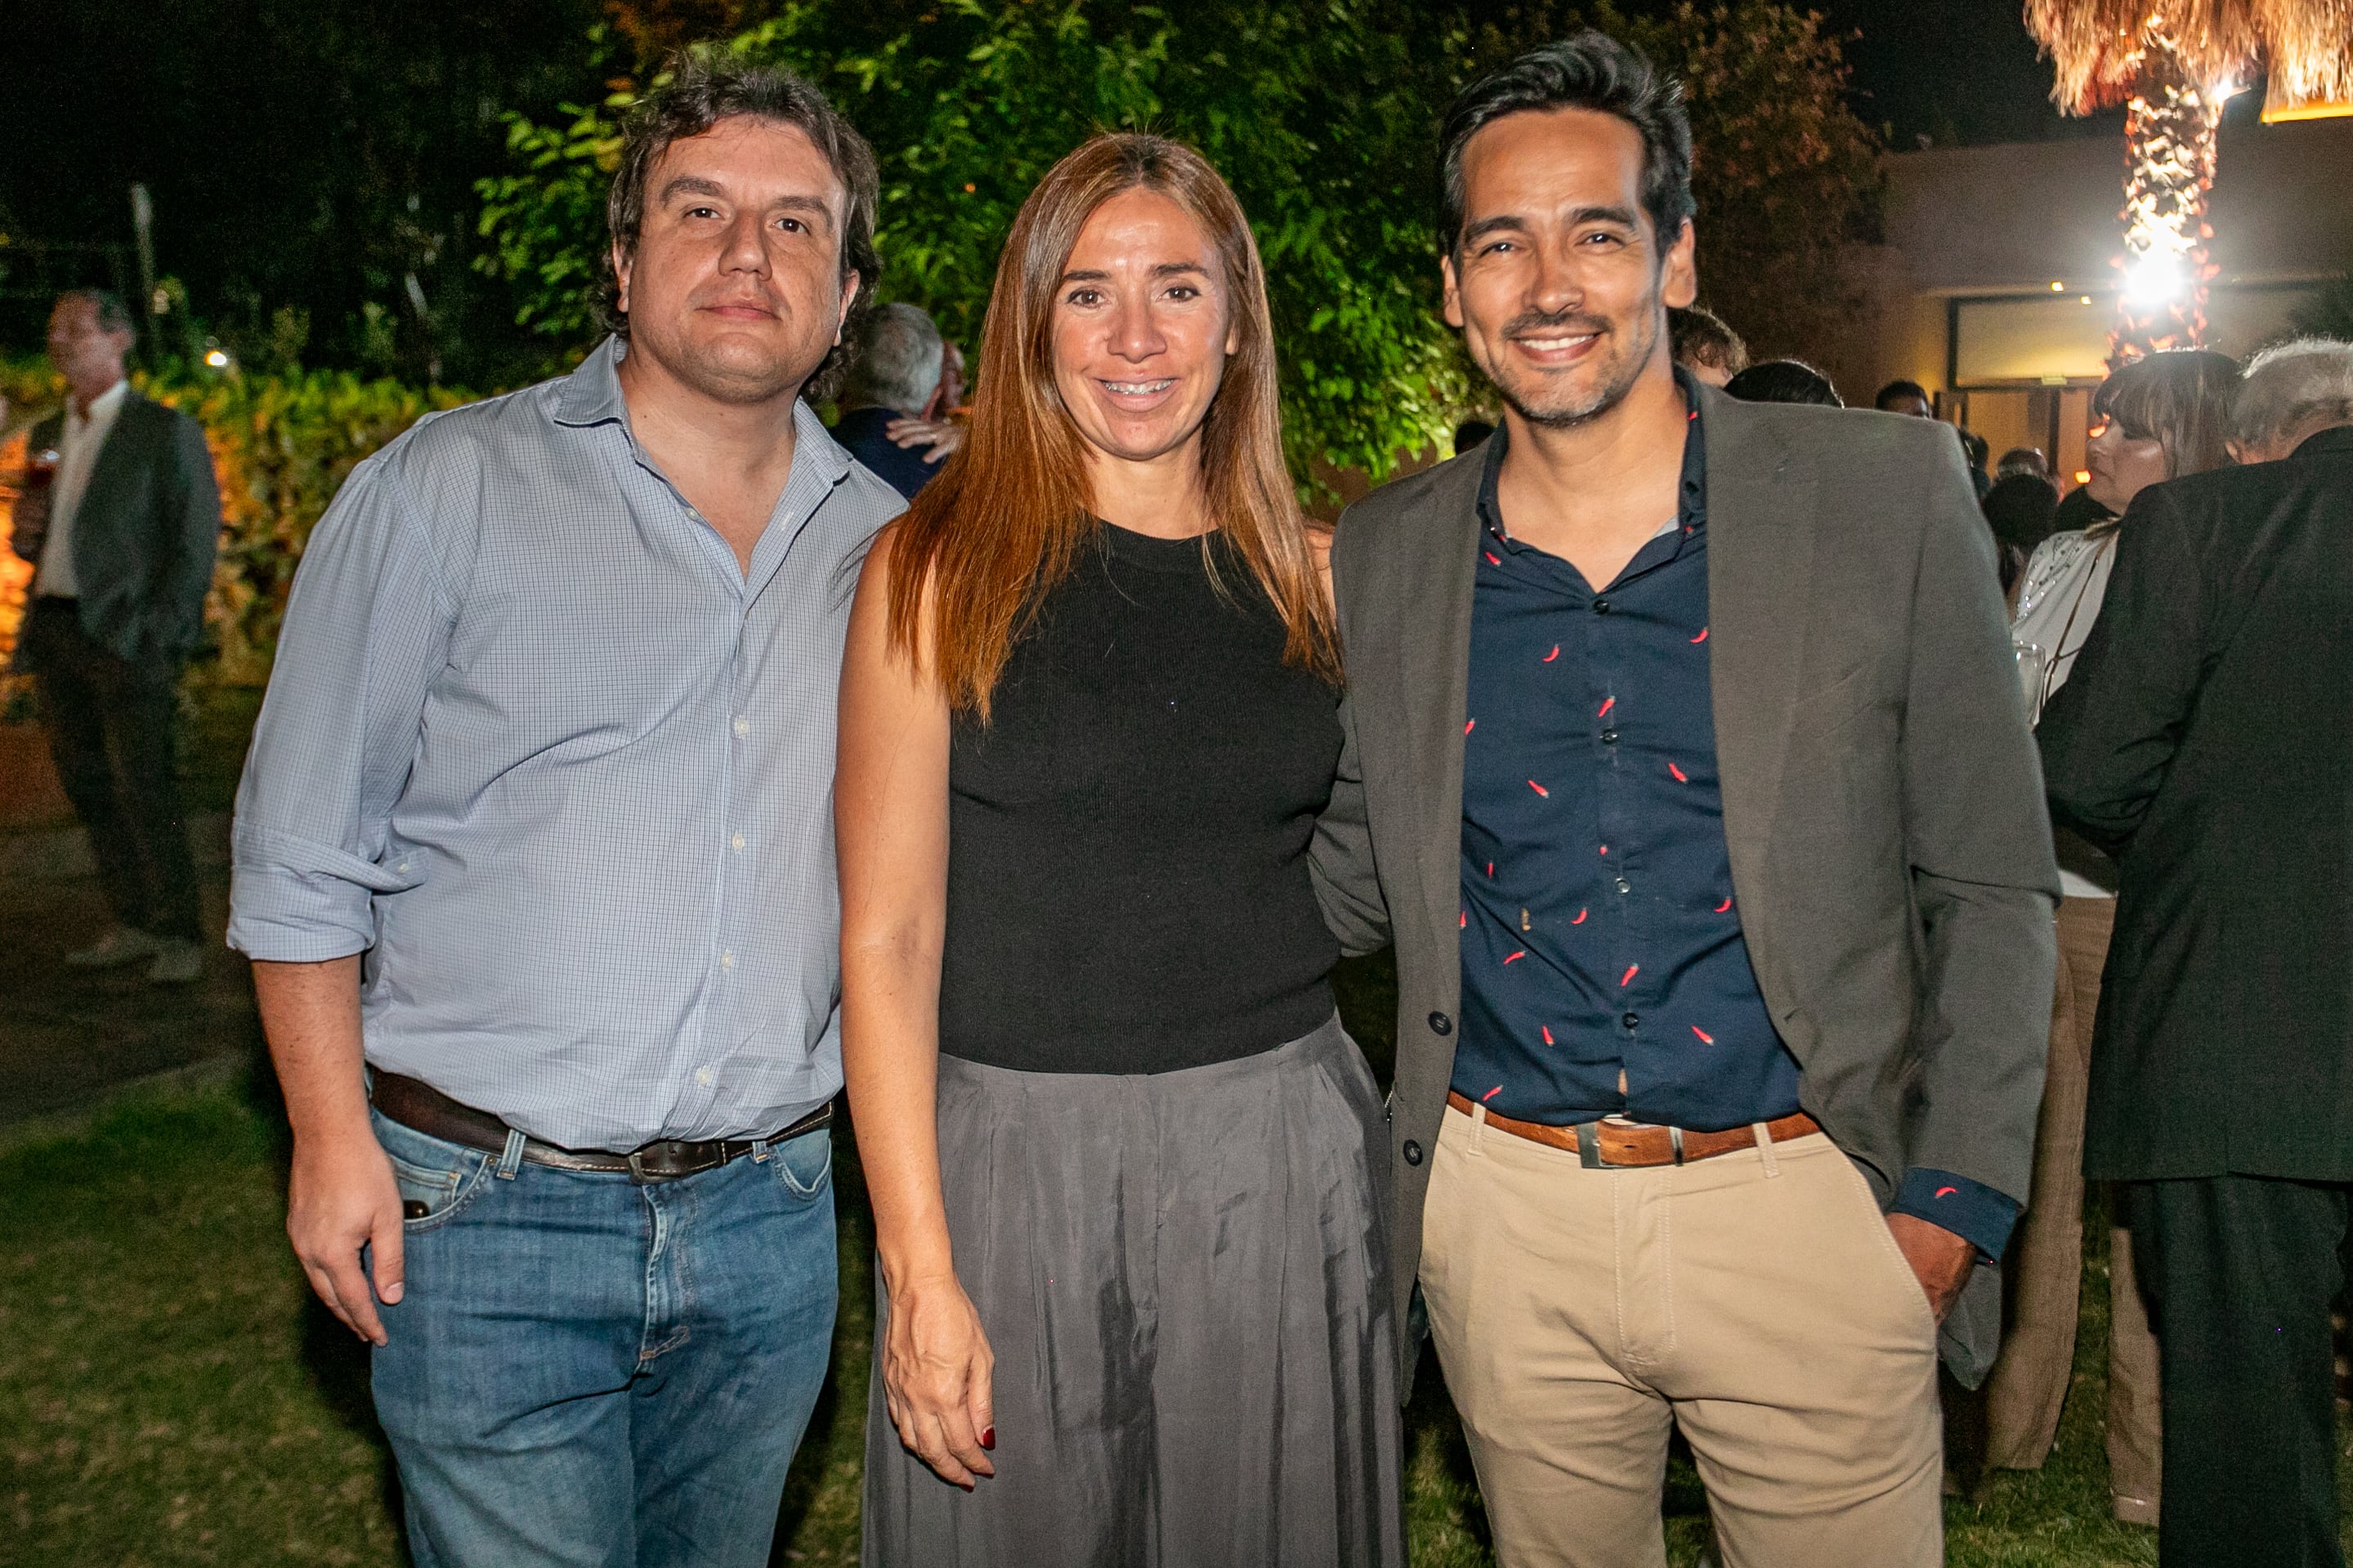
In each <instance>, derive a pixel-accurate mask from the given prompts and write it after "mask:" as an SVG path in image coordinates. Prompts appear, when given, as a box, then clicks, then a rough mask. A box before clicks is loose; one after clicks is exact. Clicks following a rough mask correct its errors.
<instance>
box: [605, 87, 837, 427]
mask: <svg viewBox="0 0 2353 1568" xmlns="http://www.w3.org/2000/svg"><path fill="white" fill-rule="evenodd" d="M664 70H665V71H666V73H667V75H668V79H667V80H665V81H663V82H662V83H661V84H660V85H659V86H658V87H656V88H655V89H653V90H652V91H651V92H649V93H647V94H646V95H645V96H644V97H643V98H641V99H639V100H638V101H637V103H636V105H635V106H634V107H633V108H632V109H631V110H629V116H628V121H627V123H626V124H625V125H624V127H623V139H622V142H621V165H620V167H619V168H618V169H617V170H615V171H614V174H613V189H612V194H611V195H608V196H607V198H606V201H605V216H606V221H607V224H608V225H609V226H610V227H611V230H612V236H613V244H614V246H615V247H616V248H617V249H618V250H619V251H620V252H621V254H622V255H624V256H629V257H634V256H635V255H636V254H637V248H638V235H639V234H640V233H642V232H643V231H644V228H645V221H646V181H647V180H648V179H649V177H650V176H651V174H652V173H653V167H654V164H655V163H659V161H660V159H661V155H662V154H663V153H666V152H668V151H669V150H670V143H671V142H679V141H683V140H684V139H685V138H687V137H690V136H700V135H702V133H703V132H707V131H709V130H710V129H711V128H712V126H714V125H716V124H718V123H719V122H720V121H723V120H733V119H735V118H737V117H739V116H744V115H748V116H750V117H751V118H753V119H755V120H767V121H775V122H776V123H777V124H780V125H793V126H797V127H799V128H800V130H801V132H803V133H804V134H805V135H807V137H808V139H809V140H810V141H811V142H814V143H816V145H817V150H818V153H822V154H823V155H824V157H825V161H826V162H827V163H828V164H830V165H831V166H832V169H833V173H834V177H835V178H836V179H839V181H840V182H841V188H842V192H843V195H844V197H845V200H844V202H843V215H842V226H841V275H842V276H843V277H844V278H847V277H849V274H851V273H852V272H855V273H857V274H858V297H857V299H856V300H853V301H852V302H851V305H850V311H849V321H848V322H847V323H845V325H844V329H843V331H842V334H841V342H840V343H839V344H837V345H835V346H834V347H833V348H832V349H831V350H829V351H828V353H827V354H826V356H825V359H824V360H823V361H822V362H821V363H819V364H818V368H817V372H816V374H813V375H811V376H810V377H809V380H808V384H807V387H806V388H805V389H804V395H807V396H808V397H810V398H812V399H817V398H823V397H827V396H829V395H832V393H833V391H834V390H835V388H836V386H837V385H838V384H839V382H840V379H841V377H842V374H844V372H846V371H847V370H848V368H849V360H848V347H847V345H849V344H851V343H854V342H857V341H858V326H859V323H860V321H861V320H862V319H863V317H864V315H865V313H866V310H867V307H868V306H869V305H870V304H871V302H872V300H873V299H874V283H875V279H876V278H877V277H878V275H879V274H880V273H881V270H882V262H881V258H879V257H877V256H876V255H875V254H874V208H875V205H876V202H877V201H878V199H879V192H880V186H881V177H880V175H879V174H878V173H877V171H876V169H875V165H874V149H873V148H871V147H870V146H868V145H867V144H866V138H865V137H863V136H860V134H859V133H858V129H857V127H855V126H853V125H851V124H850V123H849V121H847V120H845V119H843V118H842V116H841V114H840V113H839V111H838V110H836V109H835V108H834V107H833V105H832V104H831V103H829V102H828V101H827V100H826V96H825V94H823V93H821V92H819V91H818V89H816V88H814V87H812V86H810V85H809V84H808V83H807V81H804V80H803V79H801V78H799V77H797V76H796V75H794V74H793V73H792V72H791V71H788V70H786V69H784V68H781V67H775V66H754V65H747V64H745V63H744V62H743V61H741V60H739V59H735V58H732V57H730V56H729V55H727V54H726V53H725V52H723V50H719V49H715V48H711V47H698V48H690V49H684V50H681V51H680V52H679V53H678V54H675V55H672V56H671V57H670V60H669V63H668V64H667V65H666V66H665V67H664ZM604 316H605V324H606V325H607V327H609V328H611V329H612V330H613V331H616V332H617V333H619V334H620V335H621V336H622V337H624V338H626V337H628V335H629V318H628V313H627V312H626V311H624V310H622V309H621V292H620V279H619V278H618V277H617V276H616V275H614V273H613V271H612V264H611V262H610V260H609V259H608V260H607V263H606V278H605V299H604Z"/></svg>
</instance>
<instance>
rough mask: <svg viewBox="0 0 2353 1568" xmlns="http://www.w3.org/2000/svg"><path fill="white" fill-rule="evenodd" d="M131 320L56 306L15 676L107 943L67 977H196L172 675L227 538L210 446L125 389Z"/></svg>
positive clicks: (77, 303)
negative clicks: (27, 679) (95, 888)
mask: <svg viewBox="0 0 2353 1568" xmlns="http://www.w3.org/2000/svg"><path fill="white" fill-rule="evenodd" d="M131 343H132V326H131V316H130V313H129V312H128V311H127V310H124V309H123V306H122V302H121V300H118V299H116V298H115V297H114V296H113V295H111V294H109V293H107V292H105V291H104V290H103V289H76V290H74V291H72V292H70V293H68V294H65V295H62V296H60V297H59V299H58V302H57V306H56V308H55V309H54V310H52V311H51V312H50V316H49V363H51V364H52V365H53V366H54V367H55V368H56V369H57V371H58V374H60V375H62V376H64V377H65V380H66V405H65V407H64V408H62V409H60V410H58V413H56V414H55V415H53V416H50V417H49V418H47V419H46V420H44V421H42V422H41V423H40V424H38V425H36V426H34V427H33V431H32V450H33V452H34V453H35V465H34V473H33V479H34V481H35V482H34V483H33V485H32V486H31V487H30V488H28V489H27V491H26V495H25V497H24V498H23V499H22V500H19V501H18V503H17V508H16V530H15V535H14V537H13V538H12V539H11V541H10V543H11V545H12V546H13V547H14V548H15V550H16V553H17V554H18V555H20V556H22V557H24V558H25V559H26V560H27V561H30V562H32V563H34V566H35V572H34V576H33V592H32V608H31V613H30V614H29V615H28V616H26V622H25V627H24V632H23V635H22V636H21V637H19V638H18V640H17V652H16V666H17V668H19V669H21V670H25V671H27V672H29V673H30V674H32V675H33V676H34V677H35V678H36V679H37V683H38V687H39V690H40V701H41V714H42V719H43V721H44V722H45V723H46V724H47V727H48V731H49V752H50V755H51V756H52V757H53V758H54V759H55V760H56V762H57V767H58V777H59V779H60V780H61V781H62V782H63V784H64V785H65V791H66V796H67V798H68V799H69V800H70V801H72V802H73V807H74V811H75V813H76V815H78V816H79V817H80V818H81V822H82V826H83V827H84V829H86V830H87V831H88V833H89V834H90V852H91V854H92V856H93V857H94V858H96V859H97V861H98V868H99V877H100V882H101V883H102V884H103V886H104V887H105V889H106V899H107V902H108V904H109V905H110V906H111V908H112V910H113V913H114V921H115V923H114V927H113V929H112V930H111V931H108V932H106V933H105V935H103V936H102V937H100V939H99V941H98V942H96V943H95V944H94V945H92V946H90V947H88V948H84V949H82V950H80V951H79V952H73V953H69V955H67V958H66V962H67V963H69V964H71V965H73V966H75V967H76V968H82V969H111V968H115V967H118V966H120V965H123V964H130V963H146V964H147V965H148V970H147V977H148V979H150V980H152V981H153V982H155V983H157V984H186V983H187V982H189V981H192V980H195V978H196V977H197V976H198V975H199V974H201V973H203V968H204V949H203V945H202V939H203V933H202V931H201V929H200V926H199V916H198V910H197V901H196V873H195V861H194V859H193V858H191V856H190V854H189V852H188V836H187V825H186V823H185V821H184V820H183V819H182V816H181V811H180V793H179V783H178V779H177V776H176V772H175V770H176V766H177V758H178V750H177V743H176V737H177V733H178V729H179V675H180V666H181V664H182V663H183V661H185V658H187V655H188V652H189V650H190V649H191V648H192V647H195V642H196V637H197V634H198V633H199V631H200V630H201V629H202V626H203V616H204V603H205V591H206V587H207V586H208V585H209V584H211V582H212V574H213V556H214V553H215V552H216V550H217V548H218V545H219V538H220V521H221V520H220V494H219V491H218V490H217V489H216V487H215V484H214V480H213V468H212V458H211V457H210V455H209V454H208V453H207V452H206V447H205V436H204V431H203V429H202V428H201V427H200V426H198V425H197V424H196V422H195V420H193V419H191V418H189V417H188V416H186V415H185V414H181V413H179V412H177V411H175V410H174V409H170V408H166V407H164V405H161V404H159V403H154V402H151V401H150V400H148V399H147V398H144V397H142V396H141V395H139V394H137V393H136V392H133V391H132V389H131V386H130V384H129V383H128V382H127V381H126V380H125V379H124V377H123V369H122V367H123V358H124V356H125V355H126V354H127V353H129V352H130V349H131Z"/></svg>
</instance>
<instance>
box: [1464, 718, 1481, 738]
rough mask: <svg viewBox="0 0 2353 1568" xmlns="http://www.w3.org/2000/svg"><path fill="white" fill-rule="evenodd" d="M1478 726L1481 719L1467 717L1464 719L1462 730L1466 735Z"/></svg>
mask: <svg viewBox="0 0 2353 1568" xmlns="http://www.w3.org/2000/svg"><path fill="white" fill-rule="evenodd" d="M1478 727H1479V721H1478V720H1476V719H1465V720H1463V721H1462V732H1463V733H1464V734H1466V735H1467V734H1469V733H1470V732H1471V731H1473V730H1475V729H1477V728H1478Z"/></svg>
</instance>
